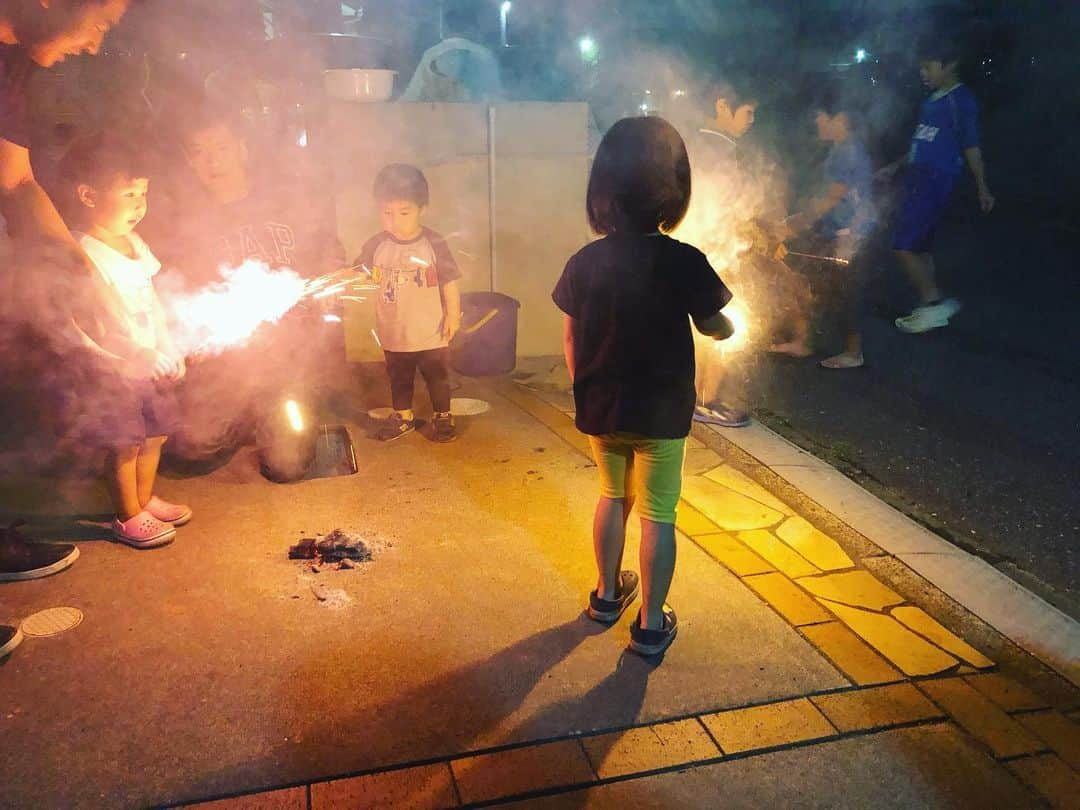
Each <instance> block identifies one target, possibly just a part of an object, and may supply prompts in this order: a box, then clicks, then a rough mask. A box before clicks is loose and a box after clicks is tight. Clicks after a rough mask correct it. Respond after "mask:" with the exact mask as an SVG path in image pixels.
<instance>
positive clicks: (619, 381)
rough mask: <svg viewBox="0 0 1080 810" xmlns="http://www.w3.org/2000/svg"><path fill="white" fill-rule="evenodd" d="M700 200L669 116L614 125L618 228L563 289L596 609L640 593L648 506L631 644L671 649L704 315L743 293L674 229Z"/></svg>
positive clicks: (604, 194)
mask: <svg viewBox="0 0 1080 810" xmlns="http://www.w3.org/2000/svg"><path fill="white" fill-rule="evenodd" d="M689 202H690V161H689V159H688V158H687V155H686V146H685V144H684V143H683V140H682V138H681V137H680V136H679V133H678V132H676V131H675V129H674V128H673V127H672V126H671V125H670V124H669V123H667V122H666V121H664V120H663V119H660V118H627V119H624V120H622V121H619V122H618V123H617V124H615V126H613V127H612V128H611V130H610V131H609V132H608V133H607V135H606V136H604V139H603V141H602V142H601V144H600V148H599V150H598V151H597V153H596V159H595V161H594V163H593V168H592V174H591V175H590V177H589V190H588V203H587V206H588V215H589V222H590V224H591V225H592V227H593V230H595V231H596V232H597V233H599V234H603V235H604V238H603V239H600V240H599V241H597V242H593V243H592V244H590V245H588V246H586V247H585V248H583V249H582V250H580V251H579V252H578V253H577V254H575V255H574V256H573V257H572V258H571V259H570V261H569V262H568V263H567V265H566V269H565V270H564V271H563V275H562V278H560V279H559V282H558V284H557V285H556V287H555V290H554V292H553V293H552V298H553V299H554V300H555V303H556V305H557V306H558V307H559V309H561V310H562V311H563V312H564V313H565V314H566V319H565V328H564V349H565V353H566V363H567V367H568V368H569V371H570V377H571V379H572V380H573V381H574V401H575V404H576V408H577V427H578V429H579V430H580V431H581V432H582V433H585V434H587V435H588V436H589V439H590V442H591V444H592V449H593V455H594V456H595V458H596V464H597V467H598V468H599V471H600V501H599V503H598V504H597V507H596V517H595V520H594V523H593V526H594V528H593V534H594V538H593V543H594V549H595V552H596V564H597V568H598V569H599V578H598V582H597V586H596V590H595V591H593V592H592V593H591V594H590V595H589V607H588V613H589V616H591V617H592V618H593V619H595V620H596V621H599V622H603V623H606V624H610V623H613V622H615V621H617V620H618V618H619V617H620V616H621V615H622V613H623V611H624V610H626V608H627V606H628V605H629V604H630V603H631V602H632V601H633V600H634V598H635V597H636V595H637V590H638V577H637V575H636V574H634V573H633V572H632V571H621V572H620V567H621V564H622V556H623V547H624V544H625V539H626V521H627V519H628V517H629V515H630V510H631V508H632V507H633V506H634V504H635V503H636V504H637V507H638V512H639V514H640V516H641V559H640V562H641V572H642V583H641V585H642V594H643V595H642V601H643V607H642V609H641V611H640V612H639V614H638V618H637V620H635V621H634V623H633V624H632V625H631V626H630V648H631V649H632V650H633V651H635V652H637V653H640V654H642V655H655V654H658V653H661V652H663V651H664V650H665V649H667V647H668V645H670V644H671V642H672V640H673V639H674V638H675V632H676V628H677V624H676V617H675V613H674V611H672V610H671V609H670V607H668V606H666V605H665V604H664V600H665V599H666V598H667V593H668V589H669V588H670V586H671V577H672V574H673V573H674V570H675V509H676V506H677V504H678V501H679V494H680V492H681V490H682V464H683V457H684V454H685V446H686V437H687V435H688V434H689V432H690V420H691V416H692V415H693V411H694V402H695V393H694V342H693V336H692V334H691V331H690V320H691V319H693V321H694V324H695V326H697V328H698V330H699V331H701V332H702V333H703V334H706V335H709V336H712V337H714V338H716V339H718V340H719V339H723V338H726V337H729V336H730V335H731V334H732V331H733V328H732V325H731V323H730V322H729V321H728V319H727V318H726V317H725V316H724V315H723V314H722V313H721V312H720V310H721V309H722V308H723V307H724V306H725V305H726V304H727V303H728V301H730V300H731V293H730V292H729V291H728V289H727V288H726V287H725V286H724V284H723V282H721V281H720V278H719V277H718V276H717V275H716V272H715V271H714V270H713V269H712V267H710V266H709V262H708V260H707V259H706V258H705V255H704V254H703V253H702V252H701V251H700V250H698V249H697V248H694V247H691V246H690V245H686V244H683V243H682V242H677V241H676V240H674V239H671V238H670V237H668V236H666V235H665V234H664V232H666V231H670V230H671V229H673V228H675V227H676V226H677V225H678V224H679V222H680V221H682V219H683V217H684V216H685V215H686V209H687V206H688V205H689Z"/></svg>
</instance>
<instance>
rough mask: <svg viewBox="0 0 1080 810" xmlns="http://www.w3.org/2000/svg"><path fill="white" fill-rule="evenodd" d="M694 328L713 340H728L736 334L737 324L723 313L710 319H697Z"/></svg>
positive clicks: (718, 313)
mask: <svg viewBox="0 0 1080 810" xmlns="http://www.w3.org/2000/svg"><path fill="white" fill-rule="evenodd" d="M694 326H696V327H697V330H698V331H699V332H701V334H703V335H705V336H707V337H711V338H712V339H713V340H727V339H728V338H729V337H731V336H732V335H734V334H735V324H733V323H732V322H731V320H730V319H729V318H728V316H727V315H725V314H724V313H723V312H717V313H716V314H715V315H711V316H710V317H708V318H700V319H699V318H695V319H694Z"/></svg>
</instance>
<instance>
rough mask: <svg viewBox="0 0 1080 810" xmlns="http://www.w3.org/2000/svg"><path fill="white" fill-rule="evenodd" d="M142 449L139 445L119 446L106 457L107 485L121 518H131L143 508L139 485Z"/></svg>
mask: <svg viewBox="0 0 1080 810" xmlns="http://www.w3.org/2000/svg"><path fill="white" fill-rule="evenodd" d="M140 449H141V448H140V446H139V445H129V446H124V447H118V448H114V449H111V450H109V452H108V454H107V455H106V457H105V486H106V487H107V488H108V490H109V497H110V498H111V499H112V503H113V508H114V509H115V510H116V515H117V517H119V518H120V520H130V519H131V518H133V517H135V515H137V514H139V512H141V511H142V509H143V504H142V503H141V502H140V501H139V486H138V463H139V450H140Z"/></svg>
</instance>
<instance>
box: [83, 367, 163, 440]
mask: <svg viewBox="0 0 1080 810" xmlns="http://www.w3.org/2000/svg"><path fill="white" fill-rule="evenodd" d="M97 383H98V384H94V383H91V384H90V385H89V386H88V387H87V388H85V389H84V390H83V391H82V392H81V393H80V395H79V396H78V397H74V398H72V400H71V403H70V404H71V407H72V409H73V410H74V413H73V414H72V419H73V421H74V432H75V435H76V436H77V437H78V438H79V440H80V441H81V442H84V443H85V444H87V445H90V446H92V447H96V448H99V449H104V450H111V449H115V448H120V447H134V446H136V445H141V444H142V443H143V442H145V441H146V440H147V439H148V438H152V437H154V436H170V435H172V434H173V433H175V432H176V431H177V430H178V429H179V427H180V407H179V405H178V403H177V400H176V394H175V393H174V392H173V391H171V390H167V389H161V388H159V387H158V386H157V385H155V384H154V383H152V382H149V381H144V380H137V381H133V380H124V379H120V378H118V377H116V376H115V375H108V376H105V377H103V378H101V379H100V380H99V381H97Z"/></svg>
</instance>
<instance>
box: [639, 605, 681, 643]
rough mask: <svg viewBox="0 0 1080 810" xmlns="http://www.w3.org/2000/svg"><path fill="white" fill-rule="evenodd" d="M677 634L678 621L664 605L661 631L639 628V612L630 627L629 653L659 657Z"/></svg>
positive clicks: (672, 611) (673, 612)
mask: <svg viewBox="0 0 1080 810" xmlns="http://www.w3.org/2000/svg"><path fill="white" fill-rule="evenodd" d="M678 632H679V619H678V617H676V616H675V611H674V610H672V609H671V608H670V607H668V606H667V605H664V627H663V629H661V630H646V629H643V628H642V626H641V612H640V611H639V612H638V616H637V618H636V619H635V620H634V623H633V624H631V625H630V645H629V646H630V651H631V652H634V653H637V654H638V655H644V656H652V655H660V653H662V652H664V651H665V650H667V648H668V647H670V646H671V642H673V641H674V640H675V635H676V633H678Z"/></svg>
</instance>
